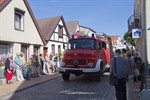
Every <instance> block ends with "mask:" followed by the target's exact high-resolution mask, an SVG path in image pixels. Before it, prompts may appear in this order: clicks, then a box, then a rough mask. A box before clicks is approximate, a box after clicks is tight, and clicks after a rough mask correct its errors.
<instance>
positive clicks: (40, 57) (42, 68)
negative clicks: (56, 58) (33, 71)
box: [39, 54, 45, 75]
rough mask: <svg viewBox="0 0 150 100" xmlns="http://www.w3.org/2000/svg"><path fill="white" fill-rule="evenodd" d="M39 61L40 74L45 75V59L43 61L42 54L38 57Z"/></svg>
mask: <svg viewBox="0 0 150 100" xmlns="http://www.w3.org/2000/svg"><path fill="white" fill-rule="evenodd" d="M39 59H40V61H39V62H40V64H39V66H40V70H41V73H42V74H44V75H45V59H44V57H43V54H40V55H39Z"/></svg>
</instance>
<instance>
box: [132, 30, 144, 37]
mask: <svg viewBox="0 0 150 100" xmlns="http://www.w3.org/2000/svg"><path fill="white" fill-rule="evenodd" d="M141 36H142V30H141V29H132V38H140V37H141Z"/></svg>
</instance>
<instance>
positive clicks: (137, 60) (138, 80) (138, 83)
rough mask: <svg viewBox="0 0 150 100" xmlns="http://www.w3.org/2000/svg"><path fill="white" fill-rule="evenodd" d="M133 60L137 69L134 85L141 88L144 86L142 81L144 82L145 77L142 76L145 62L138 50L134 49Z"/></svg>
mask: <svg viewBox="0 0 150 100" xmlns="http://www.w3.org/2000/svg"><path fill="white" fill-rule="evenodd" d="M133 55H134V57H133V59H134V61H135V63H136V66H137V68H138V70H139V75H138V76H136V77H134V82H135V86H136V87H137V88H138V89H140V90H142V89H143V88H144V83H145V81H144V80H145V77H144V71H145V64H144V62H143V60H142V58H141V55H140V53H139V52H138V51H134V54H133Z"/></svg>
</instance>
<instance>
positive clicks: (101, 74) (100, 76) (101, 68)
mask: <svg viewBox="0 0 150 100" xmlns="http://www.w3.org/2000/svg"><path fill="white" fill-rule="evenodd" d="M101 66H102V67H100V71H99V72H98V73H97V77H96V78H97V81H101V79H102V76H103V73H104V72H103V64H101Z"/></svg>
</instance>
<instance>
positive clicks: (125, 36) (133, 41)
mask: <svg viewBox="0 0 150 100" xmlns="http://www.w3.org/2000/svg"><path fill="white" fill-rule="evenodd" d="M123 38H124V40H126V41H127V43H130V44H131V45H133V46H135V39H133V38H132V34H129V33H128V32H126V33H125V35H124V36H123Z"/></svg>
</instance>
